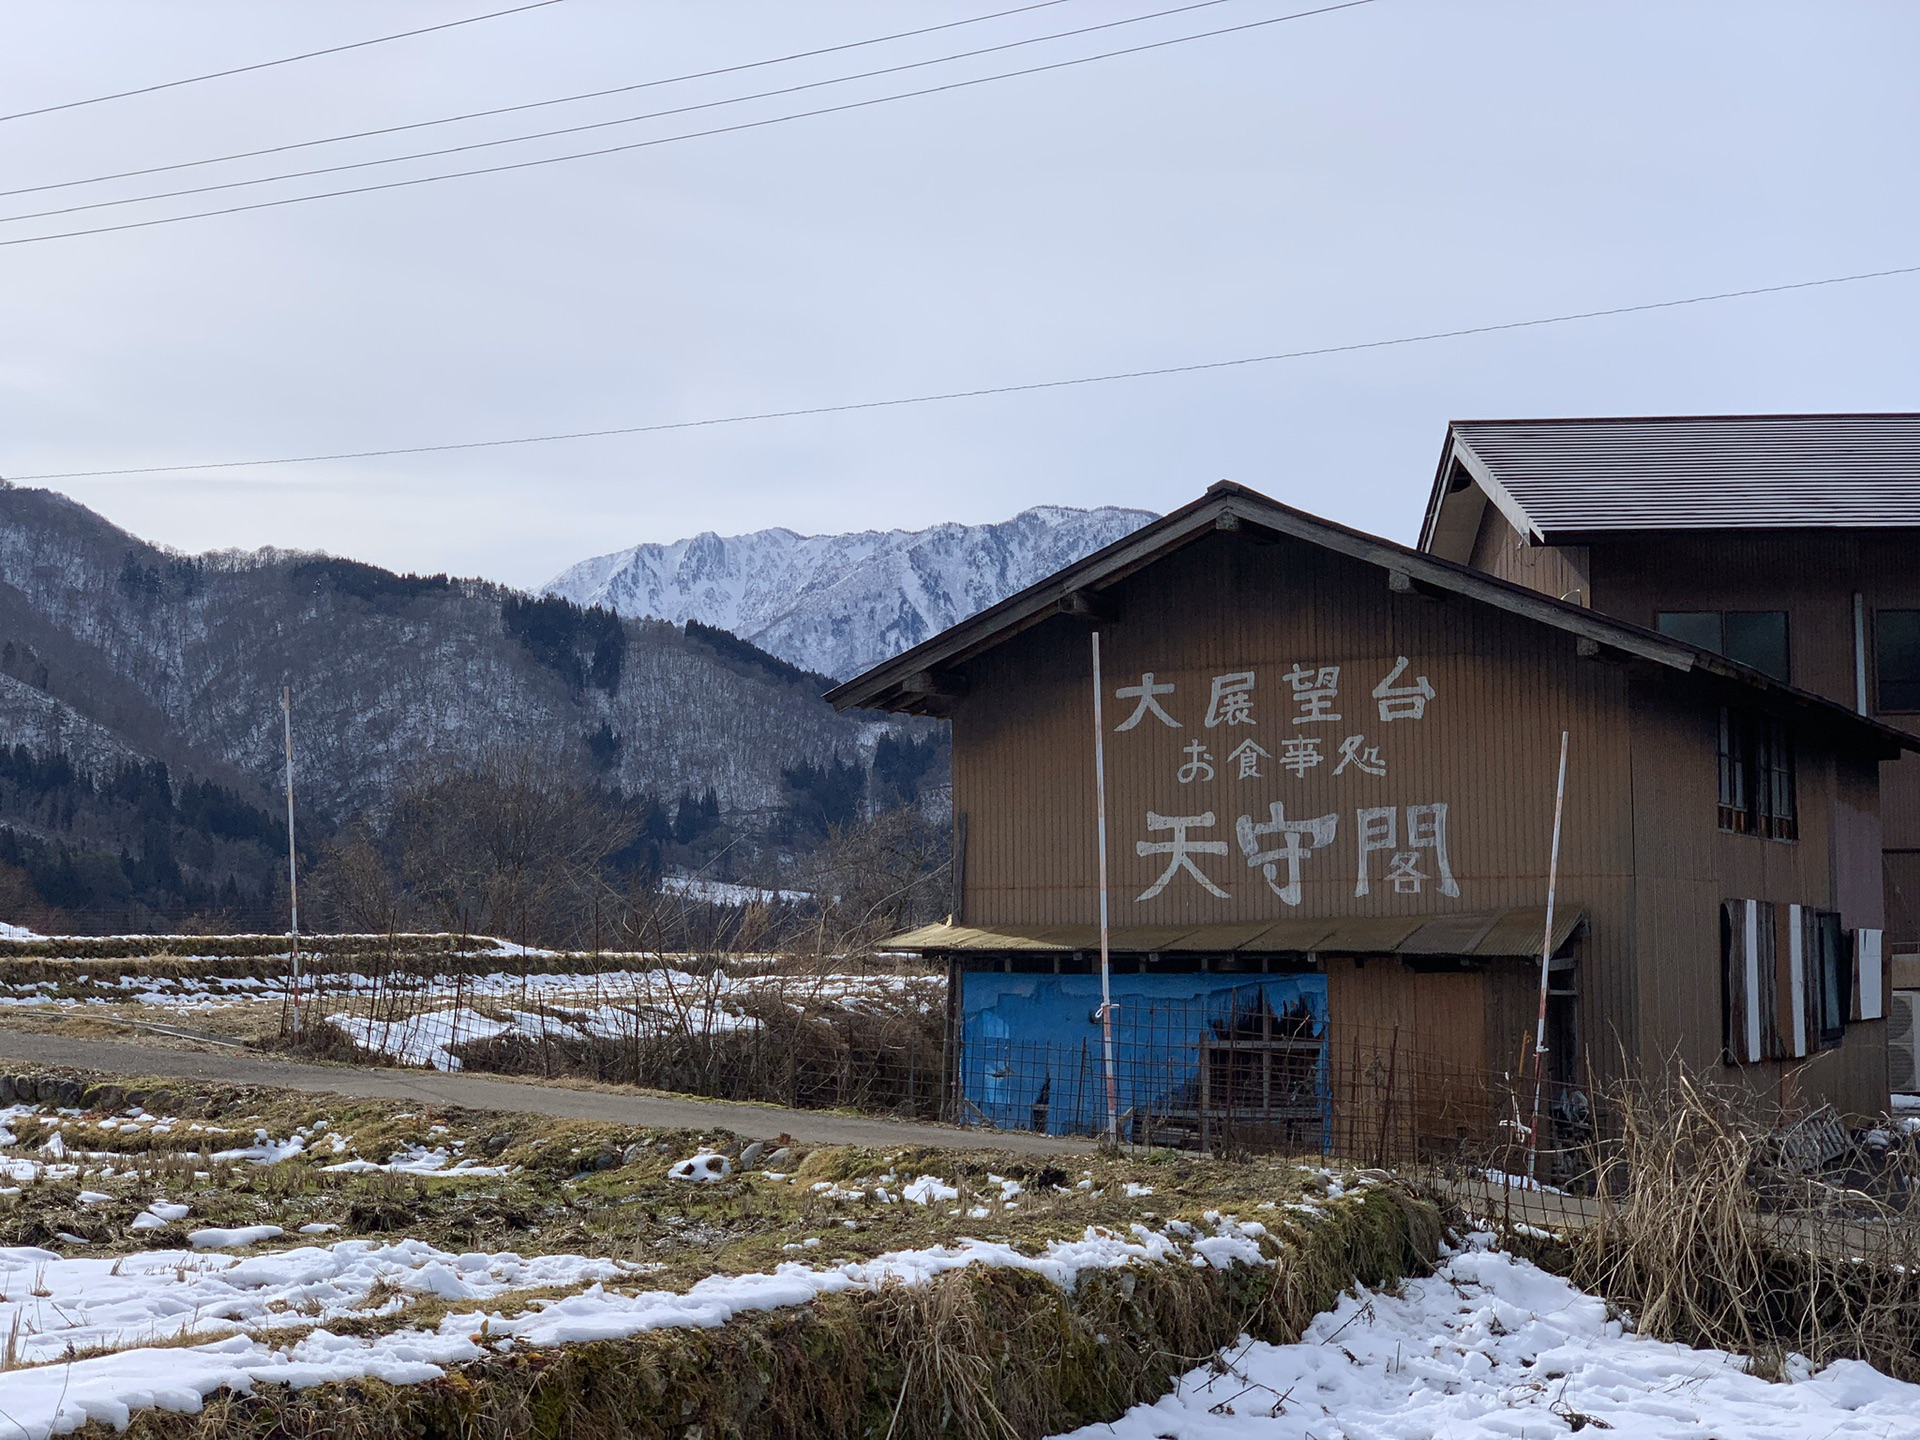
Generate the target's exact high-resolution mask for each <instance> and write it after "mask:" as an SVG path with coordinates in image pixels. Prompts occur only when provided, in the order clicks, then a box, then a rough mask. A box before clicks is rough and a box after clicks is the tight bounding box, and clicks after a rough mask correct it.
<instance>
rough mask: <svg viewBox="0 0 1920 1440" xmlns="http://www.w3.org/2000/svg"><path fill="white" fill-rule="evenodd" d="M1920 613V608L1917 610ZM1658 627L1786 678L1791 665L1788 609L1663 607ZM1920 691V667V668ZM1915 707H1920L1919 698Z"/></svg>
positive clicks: (1919, 676)
mask: <svg viewBox="0 0 1920 1440" xmlns="http://www.w3.org/2000/svg"><path fill="white" fill-rule="evenodd" d="M1914 613H1915V615H1916V616H1920V611H1916V612H1914ZM1654 628H1655V629H1657V630H1658V631H1659V632H1660V633H1661V634H1662V635H1669V636H1672V637H1673V638H1674V639H1675V640H1681V641H1684V642H1686V643H1687V644H1689V645H1698V646H1699V647H1700V648H1701V649H1702V650H1711V651H1713V653H1714V654H1716V655H1724V656H1726V657H1727V659H1729V660H1736V661H1738V662H1739V663H1740V664H1742V665H1751V666H1752V667H1753V668H1754V669H1756V670H1758V671H1759V672H1760V673H1761V674H1762V675H1771V676H1772V677H1773V678H1774V679H1775V680H1783V681H1784V680H1785V679H1786V678H1787V675H1788V666H1787V612H1786V611H1784V610H1724V611H1723V610H1662V611H1661V612H1660V613H1659V614H1658V615H1656V616H1654ZM1915 679H1916V684H1915V688H1916V693H1920V671H1917V672H1916V677H1915ZM1914 708H1915V709H1920V701H1916V703H1915V706H1914Z"/></svg>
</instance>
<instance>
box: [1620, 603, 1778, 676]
mask: <svg viewBox="0 0 1920 1440" xmlns="http://www.w3.org/2000/svg"><path fill="white" fill-rule="evenodd" d="M1763 615H1764V616H1769V617H1774V616H1777V617H1778V618H1779V621H1780V673H1778V674H1775V673H1774V672H1773V671H1772V670H1769V669H1768V668H1767V667H1766V666H1764V665H1755V664H1754V663H1753V662H1752V661H1750V660H1742V659H1740V658H1739V657H1738V656H1737V655H1734V654H1733V653H1732V651H1731V650H1730V648H1729V645H1728V639H1727V622H1728V621H1729V620H1731V619H1734V618H1735V617H1736V616H1737V617H1740V618H1742V619H1752V618H1755V617H1758V616H1763ZM1670 620H1711V621H1712V622H1713V628H1714V633H1715V635H1716V636H1717V637H1718V638H1717V639H1716V640H1715V641H1714V643H1712V644H1704V643H1702V642H1701V641H1699V640H1695V639H1690V638H1689V637H1687V636H1686V635H1683V634H1677V633H1675V632H1674V631H1673V630H1670V629H1668V628H1667V622H1668V621H1670ZM1653 628H1654V629H1655V630H1657V631H1659V632H1660V633H1661V634H1662V635H1664V636H1666V637H1667V638H1668V639H1669V640H1678V641H1679V642H1680V643H1681V644H1682V645H1692V646H1695V647H1696V648H1698V649H1701V650H1705V651H1708V652H1709V653H1711V654H1714V655H1718V656H1720V657H1721V658H1722V659H1725V660H1731V661H1733V662H1734V664H1736V665H1745V666H1746V667H1747V668H1748V669H1750V670H1757V671H1759V672H1760V673H1761V674H1762V675H1765V676H1766V677H1767V678H1768V679H1770V680H1778V681H1779V682H1780V683H1781V684H1783V685H1790V684H1792V683H1793V612H1792V611H1791V610H1656V611H1654V612H1653Z"/></svg>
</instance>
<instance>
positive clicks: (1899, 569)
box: [1476, 530, 1920, 949]
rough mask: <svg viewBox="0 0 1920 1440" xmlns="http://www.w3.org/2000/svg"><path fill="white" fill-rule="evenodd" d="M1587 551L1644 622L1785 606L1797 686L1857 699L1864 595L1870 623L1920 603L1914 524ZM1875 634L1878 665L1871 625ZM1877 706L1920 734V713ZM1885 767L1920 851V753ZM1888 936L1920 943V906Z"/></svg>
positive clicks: (1896, 843)
mask: <svg viewBox="0 0 1920 1440" xmlns="http://www.w3.org/2000/svg"><path fill="white" fill-rule="evenodd" d="M1586 548H1587V550H1588V552H1589V555H1590V557H1591V559H1590V563H1591V573H1592V577H1593V594H1592V598H1591V600H1590V601H1589V603H1590V604H1592V605H1593V606H1594V607H1595V608H1596V609H1600V610H1604V611H1606V612H1607V613H1608V614H1611V615H1617V616H1619V617H1620V618H1621V619H1623V620H1630V621H1632V622H1634V623H1635V624H1637V625H1646V626H1649V627H1651V626H1652V625H1653V623H1654V619H1655V617H1656V616H1657V615H1658V613H1659V612H1660V611H1662V610H1785V611H1786V612H1787V617H1788V618H1787V634H1788V646H1789V650H1790V660H1791V665H1792V675H1791V679H1792V681H1793V683H1794V684H1796V685H1799V686H1801V687H1803V688H1804V689H1808V690H1812V691H1814V692H1815V693H1816V694H1820V695H1825V696H1827V697H1828V698H1829V699H1832V700H1837V701H1839V702H1840V703H1841V704H1843V705H1846V706H1848V707H1850V708H1851V707H1852V706H1853V704H1854V702H1855V700H1856V698H1857V694H1858V691H1857V676H1856V674H1855V664H1854V622H1853V597H1854V594H1855V593H1856V592H1857V593H1859V594H1860V595H1861V596H1862V598H1863V600H1864V602H1865V607H1866V610H1867V612H1868V623H1869V627H1871V617H1872V612H1873V611H1874V610H1876V609H1920V537H1916V535H1915V533H1914V532H1913V531H1910V530H1886V531H1846V530H1795V531H1744V532H1743V531H1723V532H1709V533H1693V534H1684V533H1672V532H1667V533H1652V534H1635V535H1612V536H1606V537H1599V538H1595V539H1594V540H1593V541H1592V542H1591V544H1590V545H1588V546H1587V547H1586ZM1476 563H1478V562H1477V561H1476ZM1867 638H1868V657H1867V658H1868V666H1869V670H1871V666H1872V635H1871V629H1870V628H1869V634H1868V637H1867ZM1869 678H1871V676H1870V677H1869ZM1868 703H1869V706H1870V707H1871V706H1873V705H1874V704H1875V703H1876V699H1875V696H1874V689H1873V686H1872V685H1871V684H1870V685H1869V686H1868ZM1874 713H1875V714H1876V715H1877V717H1878V718H1879V719H1881V720H1884V721H1886V722H1887V723H1888V724H1891V725H1897V726H1899V727H1901V728H1903V729H1906V730H1911V731H1913V732H1915V733H1916V734H1920V716H1917V715H1901V714H1893V713H1881V712H1878V711H1875V712H1874ZM1881 776H1882V793H1881V799H1880V813H1881V816H1882V818H1883V821H1884V824H1885V829H1886V841H1885V843H1886V846H1887V848H1888V849H1889V850H1891V851H1904V852H1914V853H1915V854H1916V855H1920V756H1913V755H1909V756H1907V757H1905V758H1904V759H1901V760H1898V761H1891V762H1888V763H1887V764H1885V765H1883V766H1882V767H1881ZM1916 863H1920V861H1916ZM1887 943H1888V946H1889V948H1898V949H1913V948H1920V906H1916V907H1915V908H1914V909H1913V910H1911V911H1901V910H1899V909H1896V910H1895V912H1894V913H1893V914H1892V915H1890V916H1889V917H1888V921H1887Z"/></svg>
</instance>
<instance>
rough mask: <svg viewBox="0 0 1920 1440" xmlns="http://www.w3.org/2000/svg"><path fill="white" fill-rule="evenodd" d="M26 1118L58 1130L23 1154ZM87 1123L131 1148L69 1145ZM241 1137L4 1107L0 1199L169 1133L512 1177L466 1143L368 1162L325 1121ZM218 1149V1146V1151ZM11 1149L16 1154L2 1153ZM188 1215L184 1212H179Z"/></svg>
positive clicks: (259, 1156)
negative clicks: (73, 1128) (71, 1128)
mask: <svg viewBox="0 0 1920 1440" xmlns="http://www.w3.org/2000/svg"><path fill="white" fill-rule="evenodd" d="M23 1121H35V1122H37V1123H39V1124H42V1125H45V1124H47V1123H48V1122H51V1123H52V1124H53V1126H54V1129H53V1133H52V1134H51V1135H49V1136H47V1137H46V1138H44V1139H38V1138H36V1140H35V1141H34V1142H33V1148H32V1150H31V1151H30V1153H19V1147H20V1146H21V1140H20V1137H19V1134H18V1133H17V1132H18V1131H20V1130H23V1129H24V1128H25V1126H24V1125H23V1124H22V1122H23ZM89 1121H90V1123H91V1124H92V1126H93V1128H95V1129H97V1130H101V1131H105V1132H106V1133H107V1135H108V1136H110V1137H114V1138H118V1137H120V1136H124V1137H126V1142H127V1148H126V1149H124V1150H109V1149H99V1148H84V1147H83V1146H82V1145H81V1144H80V1143H79V1142H78V1141H76V1142H75V1143H74V1144H71V1145H69V1144H68V1143H67V1140H66V1131H65V1129H64V1128H63V1127H64V1126H65V1125H66V1124H68V1123H69V1122H71V1123H73V1124H75V1125H80V1124H83V1123H89ZM241 1133H243V1132H239V1131H235V1130H232V1129H229V1128H227V1127H224V1126H220V1125H208V1124H203V1123H201V1122H200V1121H198V1120H191V1121H188V1120H181V1119H178V1118H176V1117H174V1116H170V1115H150V1114H148V1113H147V1112H146V1111H145V1110H143V1109H141V1108H139V1107H138V1106H135V1107H132V1108H130V1109H128V1110H126V1111H123V1112H122V1113H121V1114H119V1115H110V1116H106V1117H104V1118H101V1119H94V1120H90V1117H86V1116H83V1115H82V1113H81V1112H80V1111H77V1110H58V1109H55V1108H54V1107H52V1106H48V1105H10V1106H4V1107H0V1195H17V1194H18V1193H19V1189H18V1187H19V1186H22V1185H37V1184H39V1183H41V1182H42V1181H56V1180H84V1179H86V1178H88V1177H90V1176H91V1177H98V1178H101V1179H109V1178H111V1177H112V1176H113V1175H115V1174H116V1173H120V1174H125V1173H128V1172H129V1171H131V1170H132V1169H133V1168H135V1167H136V1166H137V1165H138V1164H139V1161H140V1155H141V1151H142V1149H143V1146H142V1143H141V1142H142V1140H143V1138H144V1139H145V1143H146V1145H151V1144H152V1138H151V1137H155V1136H167V1135H199V1136H202V1137H204V1143H205V1144H206V1145H207V1147H208V1150H209V1158H210V1159H212V1160H224V1161H230V1162H233V1163H239V1162H243V1161H244V1162H246V1163H249V1164H253V1165H277V1164H279V1163H280V1162H281V1161H283V1160H291V1159H293V1158H294V1157H295V1156H297V1155H305V1154H309V1153H317V1154H319V1155H321V1156H323V1157H324V1156H327V1155H335V1156H346V1157H347V1158H345V1159H341V1160H337V1161H335V1162H334V1163H332V1164H329V1165H323V1166H321V1169H322V1170H326V1171H336V1172H339V1173H343V1174H362V1173H365V1172H368V1171H374V1170H380V1171H386V1172H388V1173H389V1174H404V1175H434V1176H443V1177H452V1176H460V1177H464V1178H467V1179H481V1178H486V1177H490V1176H497V1175H506V1174H509V1173H511V1167H508V1166H500V1165H483V1164H481V1163H479V1162H478V1161H475V1160H471V1159H468V1158H466V1157H464V1156H462V1155H461V1154H460V1151H461V1150H462V1149H463V1148H464V1147H465V1142H464V1141H460V1140H456V1141H453V1142H452V1143H451V1144H450V1145H436V1146H426V1145H411V1144H410V1145H402V1146H401V1147H400V1149H398V1150H395V1151H393V1152H391V1153H390V1154H389V1155H388V1156H387V1158H386V1160H385V1161H384V1162H376V1161H372V1160H368V1159H365V1158H363V1157H361V1156H357V1155H352V1154H351V1153H350V1152H351V1151H352V1150H353V1140H352V1137H351V1136H348V1135H342V1134H340V1133H339V1132H338V1131H336V1130H334V1129H332V1128H331V1122H329V1121H326V1120H317V1121H315V1122H314V1123H313V1124H311V1125H302V1126H300V1127H299V1128H298V1129H296V1130H295V1131H293V1133H292V1134H290V1135H288V1136H287V1137H286V1139H284V1140H276V1139H274V1138H273V1137H272V1136H271V1135H269V1134H268V1133H267V1132H266V1131H265V1130H260V1129H256V1130H255V1131H254V1132H253V1139H252V1141H251V1142H250V1143H247V1144H241V1145H233V1144H223V1143H221V1142H223V1141H230V1140H232V1139H233V1138H235V1137H236V1136H237V1135H239V1134H241ZM216 1145H218V1146H219V1148H214V1147H215V1146H216ZM6 1151H14V1152H15V1153H13V1154H7V1153H4V1152H6ZM171 1208H172V1207H168V1206H164V1205H161V1204H155V1205H151V1206H149V1207H148V1210H149V1211H150V1212H151V1213H152V1214H153V1215H155V1216H157V1217H158V1220H159V1223H164V1222H166V1221H169V1220H175V1219H178V1218H180V1217H179V1215H173V1214H170V1213H169V1210H170V1209H171ZM185 1213H186V1212H185V1210H184V1209H181V1211H180V1214H182V1215H184V1214H185ZM134 1226H135V1228H136V1229H153V1228H156V1226H155V1225H154V1224H147V1225H143V1224H141V1223H140V1221H139V1220H136V1221H135V1222H134ZM0 1440H5V1437H4V1432H0Z"/></svg>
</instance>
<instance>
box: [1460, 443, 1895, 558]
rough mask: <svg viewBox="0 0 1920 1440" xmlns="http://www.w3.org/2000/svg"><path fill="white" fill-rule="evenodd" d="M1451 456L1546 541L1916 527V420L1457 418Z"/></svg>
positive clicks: (1537, 535)
mask: <svg viewBox="0 0 1920 1440" xmlns="http://www.w3.org/2000/svg"><path fill="white" fill-rule="evenodd" d="M1449 450H1450V452H1451V453H1452V454H1453V455H1454V456H1455V457H1456V458H1458V459H1459V460H1460V461H1461V463H1462V464H1463V465H1464V466H1465V467H1466V468H1467V470H1468V471H1469V472H1470V473H1473V474H1474V478H1475V479H1477V480H1481V481H1482V482H1483V483H1484V482H1485V481H1486V480H1487V479H1489V478H1490V479H1491V480H1492V481H1493V482H1494V483H1495V484H1496V485H1497V486H1498V487H1499V488H1500V489H1501V490H1504V491H1505V492H1506V495H1507V496H1508V497H1509V498H1510V499H1511V501H1512V503H1513V505H1515V506H1517V507H1518V509H1519V510H1520V511H1522V512H1524V514H1525V516H1526V518H1527V519H1528V520H1529V521H1531V522H1532V529H1533V531H1534V534H1535V536H1536V537H1537V538H1540V539H1543V540H1544V539H1546V538H1547V537H1548V536H1550V535H1552V534H1553V533H1555V532H1559V533H1562V534H1566V533H1572V532H1579V531H1601V530H1719V529H1749V528H1769V529H1771V528H1781V527H1790V528H1791V527H1800V526H1820V527H1829V526H1832V527H1843V526H1862V527H1880V526H1908V525H1910V526H1920V414H1915V415H1702V416H1685V415H1682V416H1670V417H1664V418H1662V417H1653V418H1639V419H1594V420H1457V421H1455V422H1454V423H1453V425H1452V426H1451V427H1450V432H1449ZM1444 483H1445V481H1444V476H1443V478H1442V484H1443V485H1444ZM1438 498H1439V497H1438V496H1436V499H1438ZM1502 508H1505V507H1502ZM1429 523H1430V524H1431V517H1430V522H1429Z"/></svg>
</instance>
